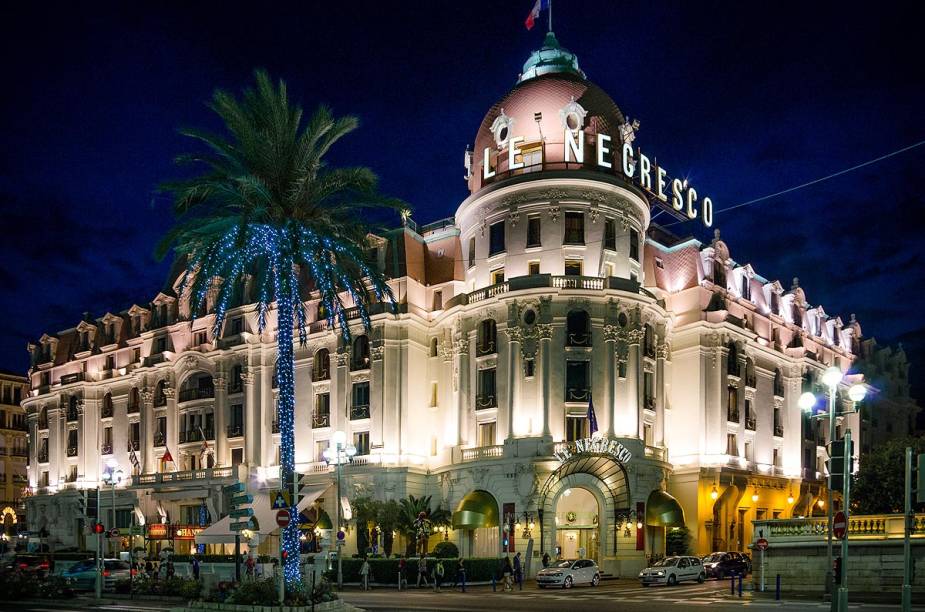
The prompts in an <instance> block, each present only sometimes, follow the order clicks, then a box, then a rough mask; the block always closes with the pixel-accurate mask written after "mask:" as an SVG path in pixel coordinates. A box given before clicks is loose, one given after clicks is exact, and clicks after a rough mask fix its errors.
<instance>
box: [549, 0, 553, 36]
mask: <svg viewBox="0 0 925 612" xmlns="http://www.w3.org/2000/svg"><path fill="white" fill-rule="evenodd" d="M549 31H550V32H552V0H549Z"/></svg>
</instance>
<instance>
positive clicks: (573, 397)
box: [565, 387, 591, 402]
mask: <svg viewBox="0 0 925 612" xmlns="http://www.w3.org/2000/svg"><path fill="white" fill-rule="evenodd" d="M589 399H591V389H589V388H588V387H567V388H566V389H565V401H567V402H586V401H588V400H589Z"/></svg>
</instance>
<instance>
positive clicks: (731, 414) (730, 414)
mask: <svg viewBox="0 0 925 612" xmlns="http://www.w3.org/2000/svg"><path fill="white" fill-rule="evenodd" d="M726 420H727V421H729V422H730V423H738V422H739V411H738V410H727V411H726Z"/></svg>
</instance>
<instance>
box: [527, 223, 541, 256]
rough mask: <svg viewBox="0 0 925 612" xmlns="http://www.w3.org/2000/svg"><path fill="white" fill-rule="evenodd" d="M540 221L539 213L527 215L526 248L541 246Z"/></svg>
mask: <svg viewBox="0 0 925 612" xmlns="http://www.w3.org/2000/svg"><path fill="white" fill-rule="evenodd" d="M541 223H542V222H541V221H540V216H539V215H530V216H529V217H527V248H528V249H529V248H533V247H538V246H542V244H543V243H542V238H541V234H540V231H541V227H542V226H541Z"/></svg>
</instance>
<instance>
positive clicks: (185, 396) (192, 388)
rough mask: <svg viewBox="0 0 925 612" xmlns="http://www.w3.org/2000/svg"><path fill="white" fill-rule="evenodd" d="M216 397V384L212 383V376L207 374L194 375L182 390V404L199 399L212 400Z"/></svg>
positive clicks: (184, 382) (187, 380)
mask: <svg viewBox="0 0 925 612" xmlns="http://www.w3.org/2000/svg"><path fill="white" fill-rule="evenodd" d="M213 397H215V384H214V383H213V381H212V375H211V374H209V373H207V372H201V373H199V374H193V375H192V376H190V377H189V378H187V379H186V380H185V381H183V386H182V387H181V388H180V398H179V401H181V402H189V401H192V400H198V399H210V398H213Z"/></svg>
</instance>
